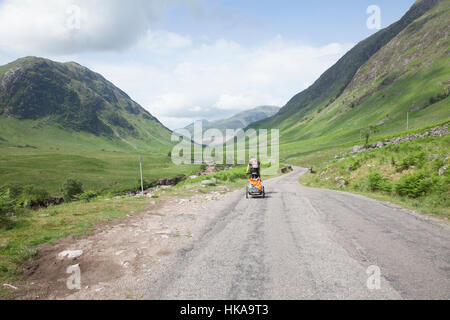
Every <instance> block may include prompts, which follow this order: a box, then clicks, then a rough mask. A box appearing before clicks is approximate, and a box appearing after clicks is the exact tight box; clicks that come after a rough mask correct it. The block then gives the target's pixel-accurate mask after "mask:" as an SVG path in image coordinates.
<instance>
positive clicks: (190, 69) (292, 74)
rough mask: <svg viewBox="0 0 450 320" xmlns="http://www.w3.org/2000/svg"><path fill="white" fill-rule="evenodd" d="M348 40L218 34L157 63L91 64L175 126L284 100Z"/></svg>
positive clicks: (310, 80)
mask: <svg viewBox="0 0 450 320" xmlns="http://www.w3.org/2000/svg"><path fill="white" fill-rule="evenodd" d="M352 46H353V45H352V44H338V43H333V44H329V45H326V46H321V47H314V46H310V45H304V44H301V43H297V42H294V41H287V40H285V39H283V38H282V37H281V36H278V37H276V38H275V39H273V40H271V41H268V42H267V43H264V44H261V45H259V46H255V47H248V46H243V45H241V44H238V43H236V42H233V41H227V40H223V39H220V40H217V41H215V42H212V43H209V44H207V43H203V44H192V43H191V45H190V46H189V47H185V48H183V49H181V50H179V51H176V53H175V54H174V55H173V54H172V55H171V58H170V61H165V62H164V63H161V64H158V63H155V62H154V61H153V63H150V64H147V63H146V62H145V61H144V62H140V63H137V62H124V63H122V64H119V65H117V64H116V65H114V66H112V65H111V64H96V65H94V66H95V68H96V71H99V72H100V73H102V74H104V75H105V76H106V77H107V78H109V79H111V80H112V81H113V82H114V83H115V84H116V85H118V86H119V87H121V88H122V89H124V90H125V91H127V92H128V93H130V94H131V95H132V96H133V97H134V98H135V99H136V100H137V101H138V102H139V103H141V104H142V105H143V106H145V107H147V108H148V110H149V111H150V112H151V113H152V114H154V115H155V116H156V117H158V118H159V119H161V121H163V122H164V123H165V124H166V125H167V126H168V127H170V128H172V129H173V128H177V127H180V125H181V126H184V125H187V124H189V122H192V121H193V120H194V119H203V118H206V119H210V120H212V119H217V118H223V117H227V116H231V115H232V114H234V113H236V112H240V111H242V110H244V109H250V108H253V107H256V106H259V105H279V106H283V105H284V104H285V103H286V102H287V101H288V100H289V99H290V98H291V97H292V96H294V95H295V94H297V93H299V92H300V91H301V90H303V89H306V88H307V87H308V86H309V85H310V84H311V83H313V82H314V81H315V80H316V79H317V78H318V77H319V76H320V75H321V74H322V73H323V72H324V71H325V70H326V69H327V68H329V67H330V66H332V65H333V64H334V63H335V62H336V61H337V60H338V59H339V58H340V57H341V56H342V55H343V54H345V52H347V51H348V50H349V49H350V48H351V47H352ZM150 60H151V59H150Z"/></svg>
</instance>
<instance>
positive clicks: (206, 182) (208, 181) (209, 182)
mask: <svg viewBox="0 0 450 320" xmlns="http://www.w3.org/2000/svg"><path fill="white" fill-rule="evenodd" d="M216 182H217V180H213V179H211V180H203V181H202V185H204V186H209V185H212V184H215V183H216Z"/></svg>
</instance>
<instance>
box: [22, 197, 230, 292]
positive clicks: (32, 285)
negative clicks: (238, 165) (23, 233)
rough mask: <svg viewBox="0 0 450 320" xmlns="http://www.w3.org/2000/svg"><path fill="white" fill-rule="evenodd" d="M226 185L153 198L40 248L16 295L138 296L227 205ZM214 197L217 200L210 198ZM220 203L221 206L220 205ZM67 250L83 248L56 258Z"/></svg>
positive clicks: (190, 244) (162, 273) (187, 247)
mask: <svg viewBox="0 0 450 320" xmlns="http://www.w3.org/2000/svg"><path fill="white" fill-rule="evenodd" d="M228 191H229V190H228V189H221V190H220V189H219V190H218V191H215V192H213V193H209V194H197V195H195V196H191V197H186V198H165V199H162V200H160V202H159V203H158V204H156V203H155V202H154V201H152V200H151V199H150V200H149V205H148V207H147V209H146V210H145V211H144V212H140V213H136V214H134V215H130V216H127V217H125V218H121V219H118V220H116V221H114V222H113V223H108V224H102V225H98V226H97V227H96V229H95V231H94V233H93V235H91V236H85V237H81V238H74V237H68V238H65V239H62V240H60V241H59V242H58V243H57V244H55V245H49V244H45V245H42V246H41V247H40V248H39V251H38V252H39V253H38V256H37V259H36V260H35V263H34V264H33V266H32V267H31V268H30V270H29V276H28V277H27V278H28V280H27V281H26V282H25V283H22V284H20V285H19V290H17V292H16V294H15V296H16V298H17V299H44V300H45V299H49V300H54V299H56V300H60V299H61V300H63V299H70V300H71V299H77V300H78V299H80V300H84V299H101V300H104V299H140V298H142V297H143V296H144V295H145V293H146V290H148V287H149V286H151V283H152V282H155V281H156V280H157V279H159V278H160V277H161V276H164V273H165V272H166V271H167V270H168V269H169V267H170V265H171V264H172V263H173V262H174V261H176V258H177V255H178V254H180V253H182V252H183V250H187V249H189V247H191V246H192V243H193V241H195V239H196V238H197V237H198V236H199V235H200V234H201V232H202V230H203V229H204V228H205V226H207V225H208V222H209V221H210V220H211V219H214V217H215V216H216V215H217V212H218V211H220V207H221V205H223V206H225V205H226V198H227V197H228V195H227V192H228ZM212 200H214V201H212ZM218 208H219V209H218ZM66 250H83V254H82V255H81V256H80V257H78V258H74V259H67V258H66V259H63V260H60V259H58V254H59V253H61V252H63V251H66ZM73 265H79V267H80V270H81V289H80V290H69V289H68V288H67V284H66V282H67V279H68V278H69V277H70V274H68V273H66V271H67V268H68V267H70V266H73Z"/></svg>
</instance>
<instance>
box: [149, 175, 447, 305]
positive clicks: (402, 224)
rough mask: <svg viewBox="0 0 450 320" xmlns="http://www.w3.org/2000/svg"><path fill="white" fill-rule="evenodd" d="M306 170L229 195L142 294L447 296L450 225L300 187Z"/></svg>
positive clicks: (181, 296) (201, 296)
mask: <svg viewBox="0 0 450 320" xmlns="http://www.w3.org/2000/svg"><path fill="white" fill-rule="evenodd" d="M303 173H304V169H300V168H295V171H294V172H292V173H290V174H287V175H284V176H281V177H278V178H275V179H272V180H270V181H266V182H265V185H266V189H267V191H268V194H267V198H266V199H248V200H246V199H245V195H244V192H235V193H232V194H230V196H229V197H230V199H229V204H228V205H227V206H226V207H222V208H214V210H218V213H217V217H215V218H214V219H213V220H212V222H211V223H210V224H209V226H208V227H207V228H206V229H205V230H204V233H203V234H202V235H201V236H200V237H199V239H198V240H197V241H195V242H194V245H193V246H192V247H191V248H188V249H187V250H185V251H184V252H182V253H181V254H180V255H179V258H178V262H177V263H176V264H175V266H174V267H173V269H172V270H167V275H166V277H164V278H163V279H161V281H159V283H153V284H151V285H149V289H148V294H147V296H146V298H148V299H194V300H195V299H199V300H204V299H233V300H234V299H252V300H253V299H269V300H271V299H288V300H299V299H449V298H450V279H449V275H450V263H449V258H450V232H449V231H450V229H449V227H448V225H444V224H443V223H439V222H436V221H434V220H433V219H427V218H426V217H422V216H420V215H417V214H413V213H411V212H410V211H408V210H405V209H401V208H399V207H396V206H392V205H388V204H385V203H382V202H379V201H375V200H372V199H369V198H366V197H362V196H359V195H353V194H348V193H344V192H336V191H330V190H319V189H311V188H306V187H303V186H301V185H300V184H299V183H298V179H299V177H300V175H301V174H303ZM212 210H213V209H212ZM371 266H372V267H371ZM369 267H370V268H369ZM368 269H369V270H368ZM377 270H379V271H380V277H379V279H380V281H379V283H378V282H377V279H378V278H377V273H376V271H377ZM368 283H369V285H368Z"/></svg>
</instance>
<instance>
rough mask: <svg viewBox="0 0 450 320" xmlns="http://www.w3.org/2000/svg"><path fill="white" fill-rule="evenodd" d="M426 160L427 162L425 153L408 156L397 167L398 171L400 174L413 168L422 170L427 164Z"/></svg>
mask: <svg viewBox="0 0 450 320" xmlns="http://www.w3.org/2000/svg"><path fill="white" fill-rule="evenodd" d="M425 160H426V154H425V152H420V153H415V154H412V155H408V156H407V157H406V158H404V159H403V160H402V161H401V162H400V163H398V164H397V165H396V169H397V171H398V172H402V171H404V170H408V169H409V168H410V167H412V166H417V167H418V168H422V167H423V165H424V164H425Z"/></svg>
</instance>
